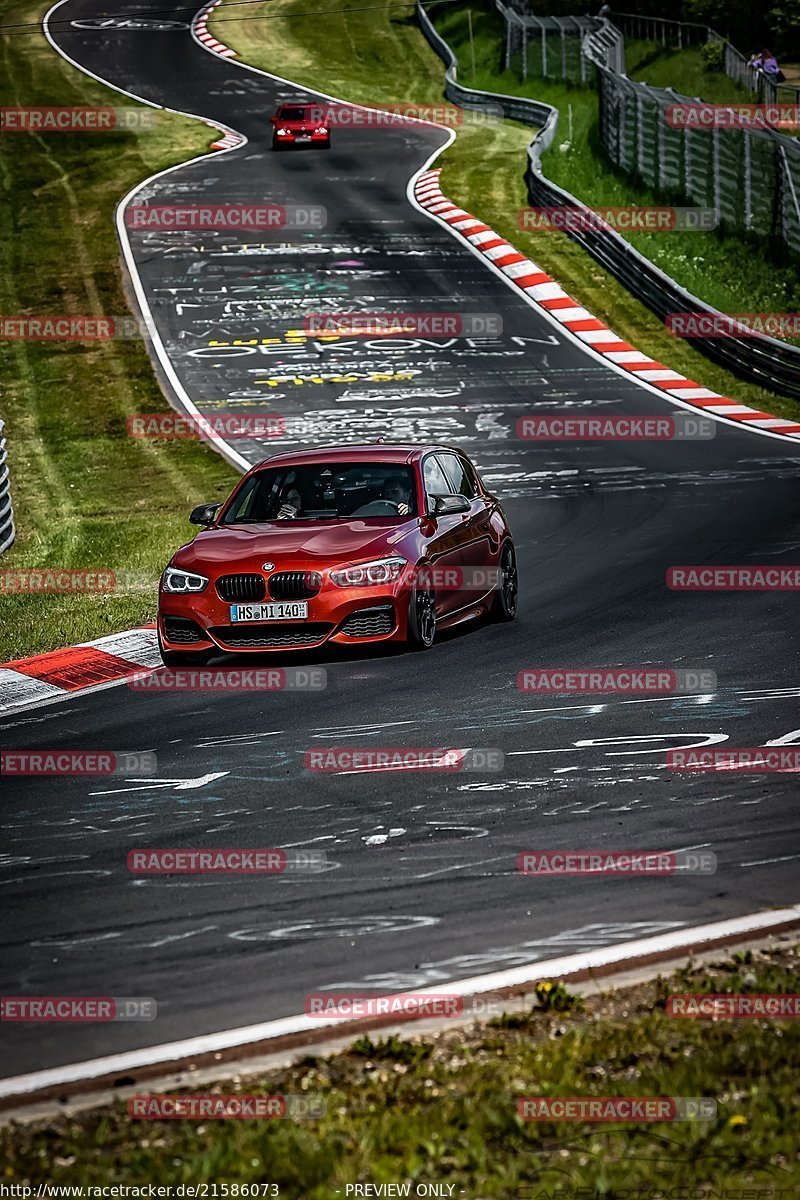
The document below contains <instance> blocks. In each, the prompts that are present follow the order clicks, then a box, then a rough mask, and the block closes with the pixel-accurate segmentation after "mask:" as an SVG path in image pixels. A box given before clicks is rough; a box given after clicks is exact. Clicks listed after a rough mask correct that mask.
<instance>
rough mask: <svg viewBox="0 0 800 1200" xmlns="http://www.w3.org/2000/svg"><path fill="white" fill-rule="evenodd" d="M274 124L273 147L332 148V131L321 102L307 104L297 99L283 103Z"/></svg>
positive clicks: (277, 148) (273, 119)
mask: <svg viewBox="0 0 800 1200" xmlns="http://www.w3.org/2000/svg"><path fill="white" fill-rule="evenodd" d="M270 123H271V124H272V149H273V150H288V149H289V147H290V146H303V145H305V146H319V147H320V148H321V149H322V150H330V148H331V131H330V129H329V128H328V126H327V125H326V124H325V122H324V120H323V119H322V113H321V111H320V105H319V102H317V103H316V104H306V103H303V102H302V101H295V102H293V103H291V104H281V105H280V107H279V108H278V111H277V112H276V114H275V116H274V117H270Z"/></svg>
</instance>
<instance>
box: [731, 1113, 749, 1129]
mask: <svg viewBox="0 0 800 1200" xmlns="http://www.w3.org/2000/svg"><path fill="white" fill-rule="evenodd" d="M746 1124H747V1117H743V1116H742V1115H741V1113H737V1114H736V1116H735V1117H729V1118H728V1128H729V1129H736V1128H737V1127H738V1126H739V1125H746Z"/></svg>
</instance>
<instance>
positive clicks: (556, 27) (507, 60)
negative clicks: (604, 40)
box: [496, 0, 600, 85]
mask: <svg viewBox="0 0 800 1200" xmlns="http://www.w3.org/2000/svg"><path fill="white" fill-rule="evenodd" d="M496 7H497V11H498V12H499V13H500V15H501V16H502V18H503V20H504V21H505V24H506V32H505V44H504V51H503V69H504V70H506V71H507V70H508V69H509V67H510V66H511V61H512V59H513V58H514V57H515V55H517V54H518V55H519V58H520V74H521V76H522V78H523V79H527V78H528V76H529V75H533V76H535V77H536V78H537V79H560V80H562V81H563V82H565V83H576V84H584V85H586V84H588V83H589V82H590V79H591V67H590V65H589V63H588V61H587V60H586V58H585V57H584V55H583V54H582V53H581V42H582V41H583V38H584V37H585V35H586V34H587V33H589V32H590V31H591V30H593V29H594V28H595V26H597V25H599V24H600V22H599V21H597V20H596V19H595V18H594V17H535V16H533V15H532V14H530V13H524V12H520V11H519V9H518V8H516V7H506V6H505V5H504V4H502V3H501V2H500V0H497V4H496Z"/></svg>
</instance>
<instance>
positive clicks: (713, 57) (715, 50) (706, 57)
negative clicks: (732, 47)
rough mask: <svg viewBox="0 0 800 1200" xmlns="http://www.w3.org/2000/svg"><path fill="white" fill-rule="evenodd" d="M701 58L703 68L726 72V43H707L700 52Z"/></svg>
mask: <svg viewBox="0 0 800 1200" xmlns="http://www.w3.org/2000/svg"><path fill="white" fill-rule="evenodd" d="M700 57H701V58H702V60H703V66H704V67H705V69H706V70H707V71H724V70H725V43H724V42H718V41H716V40H715V41H713V42H706V44H705V46H703V47H702V48H701V50H700Z"/></svg>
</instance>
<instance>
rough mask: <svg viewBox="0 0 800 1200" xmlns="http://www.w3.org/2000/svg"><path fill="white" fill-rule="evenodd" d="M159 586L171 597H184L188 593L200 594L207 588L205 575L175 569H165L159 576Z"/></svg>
mask: <svg viewBox="0 0 800 1200" xmlns="http://www.w3.org/2000/svg"><path fill="white" fill-rule="evenodd" d="M161 586H162V588H163V589H164V591H165V592H171V593H172V594H173V595H179V596H180V595H186V594H187V593H188V592H202V591H203V589H204V588H207V587H208V580H207V579H206V577H205V575H198V574H197V573H196V572H195V571H180V570H179V569H178V568H177V567H167V569H166V571H165V572H164V574H163V575H162V576H161Z"/></svg>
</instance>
